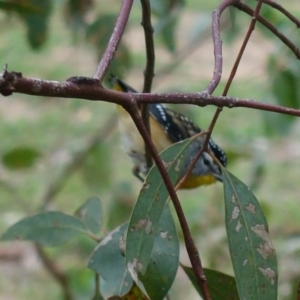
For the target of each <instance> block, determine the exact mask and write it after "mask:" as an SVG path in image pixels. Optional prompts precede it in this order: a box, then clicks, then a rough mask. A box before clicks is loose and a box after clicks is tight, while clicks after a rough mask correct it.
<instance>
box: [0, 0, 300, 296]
mask: <svg viewBox="0 0 300 300" xmlns="http://www.w3.org/2000/svg"><path fill="white" fill-rule="evenodd" d="M151 5H152V13H153V17H154V20H155V23H154V29H155V32H156V34H157V36H158V41H159V43H160V44H159V45H160V46H161V48H160V51H161V52H162V53H163V51H167V52H168V53H169V54H170V55H171V56H172V57H174V61H175V60H176V54H177V53H178V52H179V53H180V50H181V51H182V50H184V51H182V53H184V52H185V51H186V49H188V50H190V49H192V48H193V47H194V43H195V40H196V39H197V38H199V36H201V37H203V36H205V33H206V32H205V29H207V28H208V23H207V20H209V18H208V14H204V16H203V18H201V20H198V21H197V24H198V26H196V25H195V26H193V32H190V33H191V36H192V37H191V40H190V43H189V44H188V45H187V47H186V48H185V49H180V45H179V43H178V39H177V34H178V28H179V24H180V20H181V17H182V15H183V13H184V11H185V7H186V6H185V5H186V3H185V1H166V2H162V1H159V0H157V1H156V0H152V1H151ZM55 6H58V7H59V9H60V11H63V13H64V20H65V23H66V24H67V26H68V27H69V29H70V30H71V32H72V35H73V42H74V44H75V45H76V46H77V45H80V44H89V45H90V46H92V47H93V48H94V53H95V57H97V59H100V58H101V57H102V55H103V53H104V51H105V49H106V46H107V43H108V42H109V40H110V37H111V33H112V29H113V27H114V24H115V20H116V18H117V10H115V11H114V10H113V11H112V10H109V9H103V10H102V9H97V1H93V0H90V1H84V0H67V1H61V2H60V1H59V3H58V2H56V1H50V0H49V1H36V0H29V1H25V2H24V1H12V0H8V1H0V9H2V10H3V11H5V12H6V13H8V14H10V15H16V16H18V18H20V20H21V21H22V22H23V24H24V27H25V28H26V31H27V41H28V43H29V45H30V47H31V48H32V49H34V50H40V51H41V50H42V48H43V47H46V42H47V41H48V39H49V34H50V31H51V30H50V27H51V25H50V24H51V20H53V19H54V18H55V14H54V13H55ZM262 14H263V15H264V16H266V17H268V18H269V19H270V20H271V21H272V22H273V23H275V24H276V25H277V26H278V28H279V29H281V30H283V31H285V28H286V26H287V25H286V22H284V21H283V20H282V19H281V18H280V17H278V16H277V15H276V14H274V11H273V10H272V9H271V8H269V9H266V8H264V10H262ZM231 17H232V19H231V20H233V18H234V19H235V22H236V23H238V22H240V20H239V19H238V17H239V16H238V15H237V16H236V15H234V13H233V16H231ZM226 22H229V21H228V20H226ZM243 22H244V20H243V21H242V24H243ZM205 26H207V27H205ZM224 26H225V25H224ZM226 26H227V25H226ZM241 28H242V26H241V27H240V28H239V30H238V31H229V35H230V36H229V35H228V36H227V39H228V42H230V43H232V42H233V41H234V40H235V38H237V37H238V35H239V34H241ZM260 29H261V34H262V35H263V36H264V38H266V39H267V38H270V39H271V35H270V33H269V32H267V31H265V30H264V29H262V28H260ZM196 37H197V38H196ZM291 39H292V40H293V39H296V36H294V37H293V38H291ZM272 42H274V44H275V45H276V46H275V48H278V47H277V46H278V45H277V44H276V43H279V42H278V41H274V39H272ZM131 46H132V45H131V43H130V42H128V40H126V39H124V40H122V42H121V44H120V46H119V48H118V51H117V53H116V55H115V58H114V61H113V63H112V64H111V66H110V69H109V71H108V73H114V74H116V75H117V76H120V77H121V76H123V75H124V74H125V73H126V72H128V71H129V70H130V69H131V68H132V65H133V62H135V61H136V60H135V59H136V57H134V55H133V53H132V49H131ZM277 51H278V50H276V51H274V53H271V54H270V55H269V57H268V66H267V67H268V73H269V74H270V76H269V78H268V80H269V81H268V84H269V87H270V90H269V94H268V95H266V101H269V102H271V103H275V104H278V105H281V106H287V107H291V108H297V109H299V108H300V102H299V96H300V90H299V84H298V82H299V77H300V72H299V68H297V66H296V65H295V63H294V58H292V57H291V56H290V54H289V53H286V54H285V56H282V57H281V59H278V53H277ZM187 52H188V53H189V51H187ZM134 58H135V59H134ZM179 60H180V59H179ZM262 114H263V115H264V118H263V121H262V122H263V124H264V127H265V129H266V133H267V134H268V135H269V136H271V135H278V134H282V135H287V134H289V133H290V131H291V129H292V125H293V124H295V118H293V117H290V116H286V115H275V114H270V113H265V112H262ZM82 115H84V113H83V114H82ZM74 123H75V122H74ZM112 127H113V126H111V128H112ZM96 131H97V132H96ZM98 131H99V128H98V127H97V128H96V130H95V132H96V135H95V136H96V137H97V136H98V135H99V132H98ZM230 134H231V132H230ZM231 138H232V135H231V136H230V137H228V139H231ZM190 142H191V141H190V140H187V141H185V142H184V143H178V144H175V145H173V146H172V147H170V148H168V149H167V150H166V151H165V152H163V153H162V154H161V158H162V160H163V161H164V162H167V164H166V165H167V171H168V174H169V177H170V178H171V181H172V183H173V184H175V183H176V182H177V181H178V176H179V174H180V168H181V167H182V166H181V163H182V161H184V157H185V155H186V150H187V149H188V146H189V143H190ZM82 144H84V146H82V145H81V148H80V149H79V150H78V148H76V147H75V149H76V150H75V151H74V152H73V153H71V156H72V157H73V158H74V157H76V159H74V160H73V164H72V165H69V164H68V163H65V164H57V168H61V169H62V171H61V173H60V175H61V176H58V178H61V179H60V180H57V182H56V184H54V185H51V186H50V188H49V190H48V194H47V193H46V196H45V198H44V199H42V201H41V202H43V203H42V204H41V206H42V208H43V209H45V208H47V209H48V208H49V202H51V200H52V198H54V196H55V195H56V194H57V193H58V191H60V190H61V189H62V187H64V186H65V182H66V181H67V179H68V178H69V177H70V176H72V175H73V174H75V176H77V175H78V173H79V172H78V173H76V170H77V169H78V168H79V167H78V166H80V175H81V176H82V178H80V181H84V182H85V183H86V186H87V187H88V189H87V191H86V190H84V189H82V190H81V191H80V192H82V193H83V194H88V193H90V192H91V191H92V192H95V193H98V192H99V190H101V188H100V184H99V182H100V181H101V187H104V186H107V187H109V186H110V183H109V182H110V181H111V180H115V177H117V175H116V174H113V172H112V173H110V170H111V169H112V164H111V162H110V159H107V158H111V157H110V155H111V153H109V151H108V150H107V149H106V148H105V145H103V141H102V140H99V139H96V138H95V140H92V142H91V143H89V142H86V141H84V142H83V143H82ZM43 148H45V147H44V145H43V146H41V147H40V148H39V147H36V148H35V147H34V146H31V145H30V143H25V144H22V145H20V146H15V145H14V146H12V147H7V149H6V150H5V151H3V152H2V154H1V159H2V164H3V167H4V168H5V169H7V170H9V172H12V173H14V172H15V174H21V173H18V172H24V171H26V170H28V169H34V168H37V166H38V164H39V162H40V161H41V160H42V159H43V153H42V150H40V149H43ZM236 149H237V147H235V149H229V151H228V152H229V154H230V155H229V157H230V159H229V160H230V161H231V164H232V163H233V161H234V160H236V161H237V164H238V163H239V162H240V161H239V159H240V158H242V159H243V158H245V157H246V156H247V155H248V156H249V153H245V151H244V150H243V149H241V150H239V149H238V150H236ZM257 157H258V158H257ZM256 159H257V160H256ZM98 164H99V165H101V167H99V166H98ZM252 166H253V168H254V170H253V173H254V174H255V175H254V177H255V178H257V177H259V175H260V174H261V173H263V172H262V170H263V168H264V166H265V163H264V160H263V158H262V157H261V156H260V155H257V156H255V155H253V160H252ZM260 172H261V173H260ZM21 176H22V174H21ZM262 176H263V175H262ZM223 182H224V203H225V204H224V207H225V227H226V230H227V238H228V248H229V252H230V256H231V260H232V266H233V271H234V276H229V275H227V274H225V273H221V272H220V271H217V270H214V269H212V268H205V269H204V272H205V275H206V278H207V285H208V288H209V290H210V292H211V298H212V299H213V300H214V299H216V300H220V299H244V298H247V299H270V300H271V299H277V293H278V272H279V270H278V267H277V258H276V254H275V249H274V247H273V244H272V242H271V238H270V235H269V229H268V224H267V220H266V217H265V214H264V212H266V211H268V209H267V208H265V207H263V206H262V207H261V205H260V203H259V201H258V200H257V198H256V197H255V196H254V194H253V193H252V191H250V189H249V188H248V186H246V185H245V184H244V183H243V182H242V181H240V180H239V179H238V178H237V177H235V176H234V175H232V174H231V173H229V172H228V171H227V170H225V169H224V170H223ZM12 184H13V182H12ZM76 185H77V183H75V184H74V186H76ZM253 186H255V184H254V183H253ZM28 188H29V187H28ZM69 188H70V189H72V187H69ZM108 189H109V188H108ZM125 190H126V189H124V188H123V187H122V188H121V194H122V195H121V196H120V192H119V190H118V186H117V185H114V188H111V189H110V190H109V196H107V199H108V201H106V199H105V201H104V202H106V203H102V201H100V199H99V198H98V197H91V198H89V199H88V200H87V201H85V202H84V203H83V204H82V203H81V202H82V201H81V200H82V197H81V194H80V195H79V194H78V195H77V193H76V190H75V192H74V193H73V194H72V197H70V198H72V200H74V199H75V198H77V201H76V202H75V203H76V206H78V208H77V209H76V210H75V212H74V214H72V215H70V214H66V213H63V212H62V211H64V210H70V206H69V204H67V205H66V206H65V207H63V208H62V209H61V210H59V209H57V207H55V210H53V208H51V209H50V210H49V211H48V210H47V211H42V212H41V211H39V209H38V210H37V209H36V210H35V213H32V212H30V216H26V217H25V218H23V219H21V220H20V221H18V222H17V223H15V224H14V225H12V226H11V227H9V228H8V229H7V230H6V231H5V232H4V233H3V235H2V236H1V241H32V242H35V243H38V244H40V245H43V246H47V247H49V246H51V247H54V246H55V247H56V246H60V247H66V248H61V249H68V251H69V250H71V251H72V250H74V248H75V249H76V246H75V247H74V243H75V245H76V243H78V244H80V247H78V248H80V249H81V250H80V251H82V252H83V253H82V254H81V255H82V258H83V259H81V260H83V261H86V260H87V259H88V257H89V255H91V256H90V259H89V261H88V268H89V269H90V270H92V271H93V273H95V276H96V282H95V284H94V283H93V284H92V285H93V288H87V290H88V292H87V294H88V296H86V297H89V298H91V299H104V298H105V299H107V298H109V297H117V296H118V297H121V299H147V298H150V299H158V300H159V299H165V298H166V297H167V295H168V293H170V291H171V293H172V289H173V288H174V286H175V285H176V274H177V271H178V267H180V266H181V268H182V269H183V270H184V272H185V273H186V275H187V276H188V278H189V280H190V281H191V283H192V284H193V285H194V287H195V289H196V291H197V293H198V294H199V296H202V297H205V296H203V291H202V290H201V289H200V288H199V284H198V282H197V278H196V276H195V273H194V270H193V269H192V268H190V267H187V266H185V265H180V263H179V246H180V244H179V242H180V232H179V233H178V232H177V231H178V229H177V228H176V226H177V219H176V217H174V216H173V214H172V209H171V207H170V204H169V203H168V202H169V198H168V197H169V193H168V191H167V188H166V186H165V184H164V183H163V180H162V178H161V176H160V173H159V170H158V169H157V167H155V166H154V167H153V168H152V169H151V170H150V172H149V174H148V177H147V179H146V181H145V183H144V185H143V186H142V188H141V190H140V194H139V197H138V199H137V201H136V202H135V205H134V207H133V209H132V207H131V203H130V200H129V201H127V200H128V199H127V198H126V197H127V196H128V198H131V197H132V195H131V190H130V189H129V191H128V194H127V193H126V192H124V191H125ZM197 197H198V196H197ZM78 198H79V199H78ZM115 199H122V201H124V202H123V203H122V205H124V206H123V207H122V208H121V209H118V211H117V210H116V209H115V206H114V205H115V204H114V203H110V204H109V205H111V206H110V207H109V205H108V204H107V202H112V201H110V200H114V201H115ZM124 199H125V200H124ZM78 202H79V203H80V204H79V203H78ZM75 203H72V209H73V206H74V205H75ZM128 203H129V204H128ZM39 204H40V203H39ZM118 205H119V204H118ZM38 206H39V205H38ZM103 206H106V210H105V209H104V208H103ZM120 206H121V205H119V206H118V207H120ZM131 210H132V211H131ZM103 211H105V212H106V213H105V214H104V212H103ZM119 211H122V212H123V211H127V212H128V211H129V212H131V216H130V218H129V220H125V222H126V223H124V224H123V221H124V219H121V217H120V218H118V213H119ZM204 217H205V216H204ZM122 218H124V216H122ZM196 218H197V221H198V219H200V218H199V216H198V215H197V216H196ZM115 219H117V221H115ZM125 219H126V215H125ZM112 220H113V221H112ZM218 221H219V220H218ZM113 222H115V223H117V225H114V226H113V228H111V226H110V224H111V223H113ZM122 224H123V225H122ZM222 226H223V224H222ZM177 227H178V226H177ZM106 228H108V229H109V232H107V231H106ZM208 229H209V228H208ZM178 235H179V238H178ZM75 238H76V239H75ZM87 240H88V242H87ZM72 243H73V244H72ZM83 245H84V246H83ZM68 247H69V248H68ZM200 248H201V246H200ZM58 249H59V248H58ZM47 251H49V249H48V250H46V252H45V253H47ZM51 251H52V250H51ZM53 251H55V250H53ZM62 252H64V250H62ZM200 253H201V250H200ZM60 255H62V254H61V253H60V254H59V255H58V256H60ZM53 256H54V257H55V255H53ZM54 260H55V258H54ZM66 260H67V259H66ZM223 271H224V272H227V271H228V270H222V272H223ZM93 275H94V274H93ZM98 276H99V278H100V279H99V278H98ZM70 277H71V276H70ZM75 277H76V275H75ZM77 277H78V278H79V277H80V276H79V275H78V276H77ZM91 277H92V276H90V277H89V280H88V281H89V283H90V282H91V279H90V278H91ZM78 278H77V279H78ZM69 279H70V278H69ZM98 279H99V280H100V282H99V281H98ZM94 285H95V286H96V288H95V293H94V295H93V296H91V290H92V289H94ZM62 287H63V288H65V286H64V284H62ZM111 299H117V298H111ZM118 299H119V298H118Z"/></svg>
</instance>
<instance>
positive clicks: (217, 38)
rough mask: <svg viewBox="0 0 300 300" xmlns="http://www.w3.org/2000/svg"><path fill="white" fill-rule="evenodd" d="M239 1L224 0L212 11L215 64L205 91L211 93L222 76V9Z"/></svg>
mask: <svg viewBox="0 0 300 300" xmlns="http://www.w3.org/2000/svg"><path fill="white" fill-rule="evenodd" d="M237 2H240V0H224V1H223V2H222V3H221V4H220V5H219V6H218V8H216V9H215V10H214V12H213V16H212V37H213V43H214V56H215V66H214V74H213V78H212V80H211V81H210V82H209V84H208V86H207V88H206V89H205V91H206V92H207V93H208V94H209V95H211V94H212V93H213V92H214V90H215V89H216V87H217V86H218V84H219V82H220V80H221V77H222V68H223V53H222V40H221V35H220V18H221V15H222V13H223V11H224V10H225V9H226V8H227V7H229V6H231V5H233V4H234V3H237Z"/></svg>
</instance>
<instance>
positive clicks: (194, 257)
mask: <svg viewBox="0 0 300 300" xmlns="http://www.w3.org/2000/svg"><path fill="white" fill-rule="evenodd" d="M125 108H126V109H127V111H128V113H129V114H130V116H131V117H132V119H133V121H134V123H135V125H136V127H137V129H138V130H139V132H140V134H141V136H142V137H143V139H144V141H145V143H146V144H147V146H148V148H149V150H150V152H151V155H152V157H153V159H154V161H155V164H156V166H157V168H158V170H159V172H160V174H161V176H162V179H163V181H164V183H165V185H166V188H167V190H168V192H169V195H170V198H171V200H172V202H173V205H174V208H175V210H176V213H177V216H178V220H179V223H180V226H181V228H182V233H183V236H184V241H185V245H186V249H187V252H188V255H189V258H190V261H191V264H192V267H193V270H194V273H195V276H196V279H197V283H198V285H199V287H200V289H201V291H202V293H203V295H204V299H205V300H210V299H211V297H210V294H209V291H208V286H207V283H206V278H205V275H204V272H203V268H202V264H201V260H200V256H199V252H198V249H197V247H196V245H195V242H194V240H193V238H192V235H191V232H190V230H189V226H188V223H187V221H186V218H185V215H184V212H183V210H182V207H181V204H180V201H179V199H178V196H177V194H176V192H175V189H174V187H173V184H172V182H171V180H170V178H169V175H168V173H167V170H166V168H165V166H164V164H163V162H162V160H161V159H160V157H159V154H158V152H157V150H156V149H155V146H154V144H153V142H152V140H151V137H150V135H149V134H148V132H147V129H146V127H145V125H144V122H143V120H142V119H141V116H140V114H139V111H138V109H137V106H136V104H135V102H134V101H132V103H129V105H127V106H126V107H125Z"/></svg>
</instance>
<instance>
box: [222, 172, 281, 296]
mask: <svg viewBox="0 0 300 300" xmlns="http://www.w3.org/2000/svg"><path fill="white" fill-rule="evenodd" d="M223 183H224V194H225V215H226V230H227V237H228V243H229V250H230V255H231V260H232V264H233V269H234V273H235V278H236V283H237V287H238V291H239V296H240V299H249V300H250V299H253V300H254V299H255V300H259V299H268V300H272V299H274V300H276V299H277V280H278V271H277V259H276V254H275V249H274V247H273V245H272V242H271V239H270V236H269V232H268V224H267V221H266V218H265V216H264V214H263V212H262V210H261V208H260V206H259V203H258V201H257V199H256V198H255V196H254V195H253V194H252V192H251V191H250V190H249V188H248V187H247V186H246V185H245V184H244V183H243V182H241V181H240V180H239V179H238V178H236V177H235V176H233V175H232V174H231V173H229V172H227V171H226V170H223Z"/></svg>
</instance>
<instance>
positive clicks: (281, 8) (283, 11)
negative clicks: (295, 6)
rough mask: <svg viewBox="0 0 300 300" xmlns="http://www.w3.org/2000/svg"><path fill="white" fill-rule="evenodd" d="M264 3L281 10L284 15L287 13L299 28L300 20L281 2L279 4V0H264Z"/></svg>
mask: <svg viewBox="0 0 300 300" xmlns="http://www.w3.org/2000/svg"><path fill="white" fill-rule="evenodd" d="M263 3H264V4H267V5H269V6H271V7H273V8H275V9H277V10H278V11H280V12H281V13H282V14H283V15H285V16H286V17H287V18H288V19H290V20H291V21H292V22H293V23H295V25H296V26H297V28H300V20H299V19H297V18H296V17H295V16H293V15H292V14H291V13H290V12H289V11H287V10H286V9H285V8H284V7H282V6H281V5H280V4H278V3H277V2H275V1H272V0H263Z"/></svg>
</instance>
